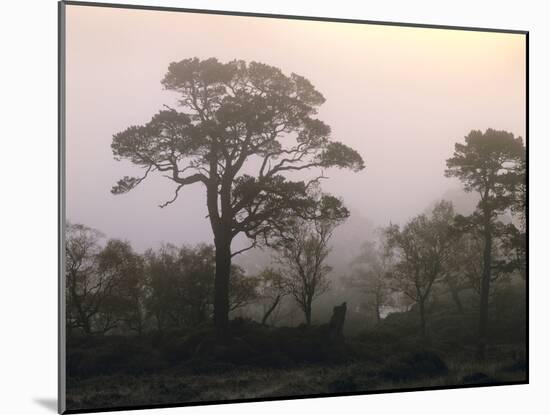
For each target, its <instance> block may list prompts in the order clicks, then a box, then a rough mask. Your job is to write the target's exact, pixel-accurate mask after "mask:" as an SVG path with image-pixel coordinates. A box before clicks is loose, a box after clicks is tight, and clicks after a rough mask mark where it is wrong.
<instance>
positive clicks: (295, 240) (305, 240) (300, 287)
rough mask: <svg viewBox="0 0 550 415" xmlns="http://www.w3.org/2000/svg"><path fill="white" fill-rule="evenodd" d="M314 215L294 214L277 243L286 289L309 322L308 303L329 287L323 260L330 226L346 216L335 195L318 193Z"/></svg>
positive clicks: (332, 226)
mask: <svg viewBox="0 0 550 415" xmlns="http://www.w3.org/2000/svg"><path fill="white" fill-rule="evenodd" d="M317 206H318V207H317V209H318V210H319V212H318V213H319V214H318V215H317V217H318V219H313V220H311V219H308V220H305V219H302V218H294V221H293V226H291V227H290V228H289V229H288V230H287V232H286V234H285V235H283V236H282V237H281V239H280V240H279V243H278V247H279V249H278V257H277V261H278V263H279V264H280V265H281V267H282V269H281V272H282V274H283V275H284V279H285V281H286V282H285V284H286V286H287V287H288V291H289V293H290V294H291V295H292V296H293V297H294V299H295V301H296V303H297V304H298V306H299V307H300V309H301V310H302V312H303V313H304V316H305V320H306V324H307V325H308V326H309V325H311V311H312V303H313V300H315V298H317V297H318V296H320V295H321V294H323V293H325V292H326V291H327V290H328V289H329V281H328V279H327V275H328V273H329V272H330V270H331V267H329V266H328V265H327V264H326V258H327V256H328V254H329V252H330V247H329V245H328V243H329V240H330V238H331V237H332V233H333V231H334V229H335V228H336V227H337V226H338V225H339V224H341V223H342V222H343V221H344V220H345V219H346V218H347V217H348V216H349V212H348V210H347V209H346V208H345V207H343V206H342V204H341V201H339V200H338V199H336V198H334V197H332V196H327V195H321V196H320V197H319V199H318V205H317Z"/></svg>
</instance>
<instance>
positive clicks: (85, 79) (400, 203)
mask: <svg viewBox="0 0 550 415" xmlns="http://www.w3.org/2000/svg"><path fill="white" fill-rule="evenodd" d="M66 33H67V35H66V38H67V43H66V45H67V54H66V58H67V60H66V62H67V66H66V87H67V95H66V99H67V102H66V108H67V113H66V115H67V125H66V127H67V135H66V148H67V152H66V166H67V169H66V172H67V173H66V177H67V182H66V183H67V186H66V189H67V196H66V207H67V218H68V220H70V221H71V222H75V223H84V224H86V225H88V226H91V227H94V228H97V229H99V230H101V231H102V232H104V233H105V234H107V235H108V236H109V237H118V238H122V239H128V240H130V241H131V242H132V244H133V245H134V246H135V247H136V248H137V249H138V250H144V249H146V248H148V247H154V246H158V244H159V243H160V242H172V243H176V244H181V243H197V242H208V243H211V242H212V234H211V230H210V226H209V224H208V220H207V219H206V206H205V193H204V189H203V188H202V187H201V185H200V184H195V185H192V186H190V187H186V188H185V189H182V191H181V192H180V197H179V199H178V200H177V202H176V203H174V204H172V205H170V206H168V207H167V208H164V209H160V208H159V207H158V205H159V204H160V203H162V202H165V201H166V200H168V199H170V198H171V197H172V195H173V190H174V186H173V184H172V183H171V182H170V181H169V180H167V179H165V178H162V177H159V176H156V177H152V178H151V179H148V180H147V181H145V182H143V183H142V184H141V185H140V186H138V187H137V188H136V189H134V190H133V191H131V192H130V193H128V194H126V195H119V196H114V195H112V194H111V193H110V189H111V187H112V186H113V185H114V184H115V183H116V182H117V180H118V179H120V178H121V177H122V176H125V175H128V176H132V175H139V172H140V170H139V169H136V168H135V167H133V166H132V165H131V164H130V163H129V162H124V161H123V162H117V161H115V160H114V159H113V156H112V153H111V148H110V144H111V140H112V136H113V134H115V133H117V132H119V131H122V130H124V129H126V128H127V127H128V126H130V125H139V124H143V123H146V122H147V121H149V119H150V118H151V116H152V115H153V114H155V113H156V112H158V111H159V110H160V109H162V106H163V104H167V105H170V106H175V105H176V98H177V95H176V94H174V93H172V92H168V91H164V90H163V89H162V87H161V84H160V80H161V79H162V78H163V76H164V74H165V73H166V71H167V68H168V64H169V63H170V62H172V61H179V60H182V59H185V58H190V57H195V56H196V57H199V58H201V59H206V58H209V57H216V58H218V59H219V60H220V61H222V62H226V61H229V60H232V59H243V60H246V61H251V60H256V61H260V62H263V63H266V64H270V65H273V66H276V67H279V68H281V69H282V70H283V72H284V73H286V74H287V75H289V74H290V73H291V72H295V73H297V74H300V75H302V76H305V77H306V78H308V79H309V80H310V81H311V82H312V83H313V85H314V86H315V87H316V88H317V89H318V90H319V91H320V92H321V93H322V94H323V95H324V96H325V98H326V100H327V101H326V103H325V104H324V105H323V106H322V107H321V108H320V111H319V118H320V119H321V120H323V121H324V122H326V123H327V124H329V125H330V126H331V128H332V132H333V137H334V138H335V139H337V140H339V141H342V142H344V143H346V144H348V145H350V146H351V147H353V148H354V149H356V150H357V151H358V152H359V153H360V154H361V155H362V156H363V158H364V160H365V162H366V169H365V170H364V171H362V172H360V173H353V172H351V171H347V170H341V171H340V170H330V171H326V172H325V175H328V176H329V177H330V179H328V180H325V181H324V182H323V183H322V186H323V189H324V190H326V191H329V192H331V193H333V194H336V195H338V196H341V197H342V198H343V199H344V201H345V203H346V205H347V206H348V207H349V208H350V210H351V213H352V215H353V216H354V217H356V218H361V220H364V221H370V222H372V223H373V224H374V225H386V224H387V223H388V222H389V221H390V220H391V221H392V222H394V223H402V222H403V221H404V220H406V219H408V218H409V217H411V216H413V215H416V214H418V213H420V212H421V211H423V210H425V208H426V207H427V206H428V205H429V204H430V203H432V202H433V201H434V200H436V199H439V198H441V197H442V196H443V195H444V194H445V193H446V192H449V191H453V189H456V188H459V187H460V184H459V182H457V181H456V180H454V179H453V180H451V179H447V178H445V177H444V176H443V172H444V169H445V159H447V158H449V157H451V156H452V152H453V146H454V143H455V142H456V141H461V140H463V137H464V136H465V135H466V134H468V132H469V131H470V130H472V129H481V130H485V129H486V128H489V127H490V128H495V129H504V130H508V131H511V132H513V133H514V134H515V135H520V136H522V137H525V76H526V73H525V69H526V68H525V38H524V36H523V35H512V34H496V33H479V32H467V31H453V30H441V29H420V28H403V27H390V26H378V25H357V24H344V23H327V22H304V21H296V20H282V19H262V18H253V17H236V16H212V15H200V14H190V13H176V12H156V11H140V10H124V9H115V8H98V7H87V6H75V5H69V6H67V31H66ZM291 177H298V176H291Z"/></svg>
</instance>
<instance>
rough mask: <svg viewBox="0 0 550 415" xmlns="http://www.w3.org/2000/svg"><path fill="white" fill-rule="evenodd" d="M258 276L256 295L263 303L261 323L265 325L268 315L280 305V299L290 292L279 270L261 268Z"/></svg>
mask: <svg viewBox="0 0 550 415" xmlns="http://www.w3.org/2000/svg"><path fill="white" fill-rule="evenodd" d="M258 278H259V287H258V296H259V299H260V300H261V301H262V302H263V303H264V304H263V305H264V312H263V315H262V324H263V325H266V324H267V321H268V319H269V317H270V316H271V315H272V314H273V312H274V311H275V310H276V309H277V308H278V307H280V305H281V302H282V299H283V298H284V297H285V296H286V295H288V294H289V293H290V292H289V288H290V287H289V285H288V282H287V280H286V279H285V277H284V276H283V274H282V273H281V271H280V270H277V269H275V268H272V267H267V268H265V269H263V270H262V272H261V273H260V275H259V277H258Z"/></svg>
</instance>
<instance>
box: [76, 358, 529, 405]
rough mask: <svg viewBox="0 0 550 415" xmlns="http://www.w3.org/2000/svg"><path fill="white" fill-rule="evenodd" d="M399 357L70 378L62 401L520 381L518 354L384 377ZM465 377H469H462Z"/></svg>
mask: <svg viewBox="0 0 550 415" xmlns="http://www.w3.org/2000/svg"><path fill="white" fill-rule="evenodd" d="M402 361H403V360H402V359H401V360H400V358H399V357H395V358H394V357H392V358H390V359H388V360H387V361H385V362H356V363H346V364H339V365H303V366H300V367H293V368H287V369H266V368H252V367H245V366H241V367H238V366H237V367H233V368H230V369H226V370H224V371H223V372H221V373H211V374H193V373H192V372H190V371H189V370H188V368H185V367H184V368H181V367H174V368H170V369H168V370H166V371H164V372H162V373H159V374H151V375H136V376H131V375H109V376H97V377H93V378H89V379H82V380H77V379H72V380H71V381H70V382H69V384H68V390H67V396H68V402H67V406H68V408H69V409H84V408H90V407H93V408H108V407H115V406H135V405H155V404H169V403H184V402H201V401H226V400H236V399H258V398H271V397H286V396H292V395H315V394H327V393H346V392H369V391H383V390H395V389H409V388H417V387H445V386H457V385H464V384H468V383H471V384H484V383H485V384H487V383H489V384H491V383H495V382H496V383H508V382H521V381H524V380H525V366H522V364H521V359H520V360H518V359H514V358H512V357H508V358H504V359H503V358H502V356H501V357H500V358H497V357H495V358H493V359H492V360H488V361H486V362H483V363H481V362H477V361H471V360H468V359H466V358H464V357H457V356H455V357H450V358H447V359H444V361H445V363H446V365H447V367H448V369H449V370H448V373H446V374H444V375H439V376H418V377H414V378H412V379H410V378H408V379H405V380H399V379H388V378H387V377H386V376H384V373H386V372H387V371H388V369H389V370H393V369H394V368H395V367H401V366H395V365H396V362H402ZM400 364H401V365H402V364H403V363H400ZM468 377H470V378H471V381H468V380H467V379H468ZM465 379H466V380H465Z"/></svg>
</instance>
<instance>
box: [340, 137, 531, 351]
mask: <svg viewBox="0 0 550 415" xmlns="http://www.w3.org/2000/svg"><path fill="white" fill-rule="evenodd" d="M526 173H527V172H526V153H525V147H524V144H523V141H522V139H521V138H520V137H514V135H513V134H511V133H509V132H506V131H497V130H493V129H488V130H486V131H485V132H481V131H472V132H470V133H469V134H468V135H467V136H466V137H465V142H464V143H457V144H456V145H455V152H454V154H453V156H452V157H451V158H449V159H448V160H447V170H446V171H445V174H446V176H448V177H457V178H459V179H460V181H461V182H462V183H463V185H464V190H465V191H466V192H476V193H477V194H478V196H479V202H478V204H477V206H476V208H475V210H474V211H473V212H472V213H471V214H470V215H458V214H456V213H455V211H454V208H453V205H452V203H450V202H448V201H440V202H439V203H437V204H436V205H435V206H434V208H433V209H432V210H431V212H429V213H423V214H420V215H418V216H416V217H414V218H412V219H411V220H409V221H408V222H407V223H406V224H404V225H403V226H398V225H394V224H390V225H389V226H387V227H386V228H383V229H382V230H381V232H380V236H379V240H377V241H371V242H370V243H368V244H366V245H365V246H364V247H363V252H362V254H361V255H360V256H359V257H358V258H357V259H356V260H355V264H354V266H355V273H354V275H353V276H352V278H351V279H350V282H351V283H352V284H355V285H357V286H359V287H362V288H363V289H364V290H366V291H367V292H368V295H369V297H370V299H371V301H372V303H373V304H374V305H375V309H376V315H377V317H378V319H380V310H381V308H382V307H383V306H384V305H387V304H390V303H391V301H392V299H393V297H392V295H393V294H394V293H396V292H397V293H401V294H403V295H404V296H405V297H406V298H407V300H408V301H409V302H410V303H411V304H414V305H415V306H416V307H417V308H418V315H419V322H420V324H419V326H420V332H421V335H422V336H423V337H424V338H426V336H427V330H426V324H427V321H426V319H427V317H426V305H427V302H428V301H429V300H430V298H431V297H432V295H433V290H434V286H436V285H441V286H444V287H446V288H447V289H448V291H449V293H450V295H451V298H452V299H453V301H454V302H455V304H456V307H457V310H458V312H459V313H463V306H462V302H461V299H460V292H461V291H463V290H467V289H471V290H473V291H475V292H476V293H477V295H478V312H479V319H478V355H479V356H480V357H482V358H483V357H484V356H485V354H486V348H487V343H488V324H489V323H488V322H489V300H490V294H491V286H492V285H493V284H494V283H495V282H496V281H498V280H499V279H501V278H503V277H504V276H509V275H511V274H516V275H519V276H520V277H521V278H522V279H524V280H525V279H526V278H527V275H526V269H527V245H526V243H527V238H526V207H527V200H526V196H527V195H526V190H527V185H526Z"/></svg>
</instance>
